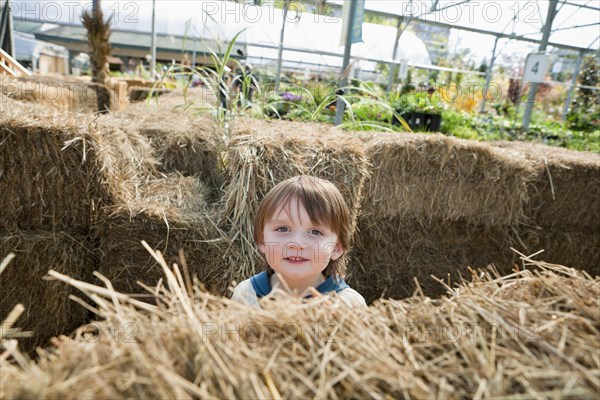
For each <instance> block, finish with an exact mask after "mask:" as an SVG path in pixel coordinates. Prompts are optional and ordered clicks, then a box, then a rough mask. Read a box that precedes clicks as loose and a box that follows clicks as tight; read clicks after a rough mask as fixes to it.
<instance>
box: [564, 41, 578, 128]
mask: <svg viewBox="0 0 600 400" xmlns="http://www.w3.org/2000/svg"><path fill="white" fill-rule="evenodd" d="M582 60H583V51H582V50H579V57H577V64H575V72H574V73H573V79H572V80H571V87H570V88H569V92H568V93H567V100H566V101H565V109H564V110H563V114H562V120H563V121H565V120H566V119H567V114H568V113H569V107H571V99H572V98H573V91H574V90H575V86H576V85H577V77H578V76H579V71H580V70H581V61H582Z"/></svg>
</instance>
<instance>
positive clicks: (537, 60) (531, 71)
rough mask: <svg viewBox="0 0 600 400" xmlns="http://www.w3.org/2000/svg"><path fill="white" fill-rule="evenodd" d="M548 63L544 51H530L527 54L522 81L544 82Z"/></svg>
mask: <svg viewBox="0 0 600 400" xmlns="http://www.w3.org/2000/svg"><path fill="white" fill-rule="evenodd" d="M547 65H548V56H546V55H545V54H544V53H530V54H528V55H527V62H526V63H525V75H523V82H535V83H540V82H544V75H546V67H547Z"/></svg>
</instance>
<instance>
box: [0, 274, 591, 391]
mask: <svg viewBox="0 0 600 400" xmlns="http://www.w3.org/2000/svg"><path fill="white" fill-rule="evenodd" d="M162 267H163V270H164V271H165V273H166V276H165V282H166V287H165V289H164V290H163V291H161V292H160V293H159V294H158V296H159V297H160V299H161V306H160V307H157V306H149V305H148V304H143V303H140V302H138V301H136V300H135V299H131V298H128V297H125V296H122V295H120V294H118V293H115V292H114V291H113V292H108V291H107V290H106V289H105V288H98V287H96V288H94V287H90V285H86V286H84V285H82V284H81V283H80V282H72V284H73V285H74V286H75V287H79V288H81V290H82V291H83V292H84V293H86V294H87V295H88V296H89V297H90V298H91V299H92V301H93V302H94V303H95V304H94V306H95V307H97V308H98V309H99V312H100V314H101V315H102V316H104V317H105V318H106V321H104V322H101V323H100V322H99V323H94V324H90V325H89V326H87V327H83V328H82V329H81V330H80V331H79V332H78V333H77V335H75V337H74V338H66V337H63V338H61V339H59V340H56V342H55V343H56V347H55V348H53V349H52V351H51V352H45V353H42V354H41V355H40V359H39V361H37V362H33V361H31V360H28V359H27V358H25V357H23V356H22V355H21V354H20V353H19V352H18V350H16V349H15V347H14V345H13V346H9V347H8V349H7V351H6V352H5V354H4V355H3V356H2V357H0V379H1V380H2V381H3V382H10V384H6V385H2V386H0V397H2V398H5V399H21V398H67V399H71V398H82V397H83V398H98V397H101V398H103V397H106V398H132V397H136V398H137V397H148V398H181V399H188V398H189V399H192V398H238V397H243V398H336V399H337V398H339V399H346V398H381V399H388V398H393V399H408V398H418V399H438V398H440V399H446V398H550V399H562V398H590V399H592V398H597V395H598V393H599V391H600V373H599V371H600V360H599V358H598V357H597V347H596V344H597V340H598V335H600V322H599V321H600V318H599V317H600V316H599V315H598V309H599V308H600V300H599V298H600V280H598V279H591V278H590V277H589V276H587V275H586V274H583V273H580V272H577V271H575V270H572V269H570V268H566V267H560V266H551V265H544V264H538V266H537V267H535V268H539V270H536V271H535V272H532V271H530V270H524V271H521V272H519V273H516V274H514V275H512V276H510V277H502V278H500V277H496V276H495V275H494V274H492V273H489V272H483V271H482V272H481V273H479V274H473V279H472V281H470V282H464V283H462V284H461V285H460V286H459V287H457V288H455V289H453V290H451V291H450V292H449V293H448V295H447V296H443V297H442V298H439V299H431V298H428V297H421V296H415V297H412V298H409V299H406V300H402V301H398V300H387V301H381V302H377V303H376V304H374V305H373V306H371V307H369V308H368V309H367V308H360V309H352V308H349V307H347V305H345V304H344V303H343V302H341V301H340V299H339V298H328V297H320V298H317V299H314V300H312V301H309V302H307V303H303V302H301V301H293V300H292V299H289V298H287V299H281V301H277V302H274V301H265V302H263V309H262V310H260V311H257V310H255V309H253V308H251V307H248V306H245V305H242V304H236V303H235V302H231V301H229V300H227V299H223V298H218V297H215V296H212V295H209V294H207V293H203V292H202V291H201V290H199V289H198V288H195V289H192V290H189V291H188V290H187V289H188V287H187V286H186V285H185V284H184V282H183V279H182V278H181V276H180V271H178V270H175V271H174V272H171V270H170V268H169V266H167V265H166V264H162ZM532 268H533V266H532ZM53 276H56V277H57V278H58V279H65V280H67V279H68V278H66V277H63V276H60V275H58V274H54V275H53ZM188 293H193V295H189V294H188ZM116 299H118V301H117V300H116ZM8 357H12V358H13V359H14V362H8V361H6V359H7V358H8Z"/></svg>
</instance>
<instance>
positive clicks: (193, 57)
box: [192, 38, 198, 68]
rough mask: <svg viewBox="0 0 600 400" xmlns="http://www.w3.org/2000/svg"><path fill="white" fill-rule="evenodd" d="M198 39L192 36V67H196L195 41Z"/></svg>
mask: <svg viewBox="0 0 600 400" xmlns="http://www.w3.org/2000/svg"><path fill="white" fill-rule="evenodd" d="M197 42H198V39H196V38H194V51H193V52H192V68H196V43H197Z"/></svg>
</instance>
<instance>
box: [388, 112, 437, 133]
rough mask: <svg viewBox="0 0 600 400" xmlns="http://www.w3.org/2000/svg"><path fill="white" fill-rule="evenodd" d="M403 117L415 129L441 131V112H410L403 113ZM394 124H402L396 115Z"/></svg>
mask: <svg viewBox="0 0 600 400" xmlns="http://www.w3.org/2000/svg"><path fill="white" fill-rule="evenodd" d="M402 118H404V120H405V121H406V123H407V124H408V126H410V129H412V130H413V131H428V132H439V130H440V126H441V125H442V116H441V114H430V113H423V112H410V113H406V114H402ZM394 125H401V124H400V121H399V120H398V118H395V117H394Z"/></svg>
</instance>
